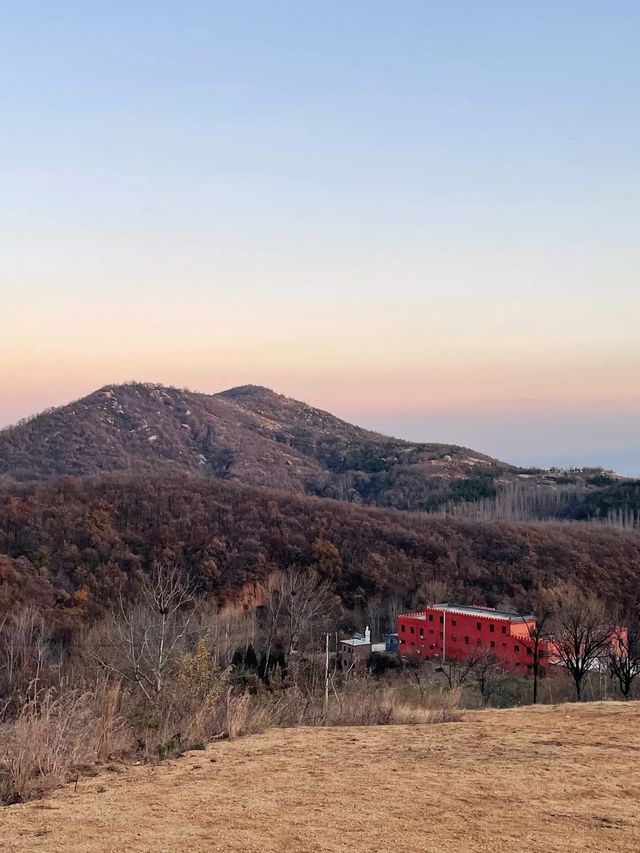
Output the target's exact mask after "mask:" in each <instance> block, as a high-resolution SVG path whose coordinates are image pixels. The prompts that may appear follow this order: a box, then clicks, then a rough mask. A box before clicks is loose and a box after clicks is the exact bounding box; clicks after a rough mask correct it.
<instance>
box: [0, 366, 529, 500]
mask: <svg viewBox="0 0 640 853" xmlns="http://www.w3.org/2000/svg"><path fill="white" fill-rule="evenodd" d="M515 470H516V469H515V468H513V467H512V466H510V465H506V464H504V463H501V462H497V461H496V460H494V459H491V458H490V457H488V456H485V455H484V454H481V453H477V452H475V451H471V450H467V449H466V448H462V447H457V446H455V445H448V444H419V443H415V442H407V441H401V440H398V439H395V438H389V437H387V436H383V435H379V434H377V433H374V432H369V431H367V430H365V429H361V428H360V427H357V426H353V425H352V424H349V423H346V422H345V421H343V420H340V419H339V418H337V417H334V416H333V415H331V414H328V413H327V412H323V411H321V410H320V409H315V408H313V407H312V406H308V405H306V404H305V403H301V402H298V401H297V400H291V399H288V398H287V397H284V396H282V395H280V394H276V393H274V392H273V391H270V390H268V389H266V388H261V387H258V386H254V385H248V386H243V387H240V388H232V389H231V390H229V391H223V392H222V393H220V394H213V395H207V394H199V393H194V392H191V391H185V390H180V389H177V388H168V387H164V386H161V385H150V384H142V383H137V384H126V385H112V386H107V387H105V388H101V389H100V390H99V391H96V392H94V393H93V394H90V395H89V396H88V397H84V398H83V399H81V400H78V401H76V402H74V403H71V404H69V405H67V406H63V407H61V408H58V409H54V410H51V411H47V412H44V413H42V414H40V415H37V416H36V417H34V418H32V419H30V420H28V421H26V422H23V423H20V424H18V425H16V426H14V427H10V428H8V429H5V430H3V431H2V432H0V475H2V474H4V475H8V476H10V477H12V478H15V479H17V480H43V479H49V478H51V477H55V476H59V475H64V474H70V475H75V476H95V475H102V474H105V473H129V474H133V473H135V474H143V475H144V474H162V473H173V474H200V475H203V476H213V477H220V478H223V479H230V480H237V481H239V482H243V483H247V484H249V485H255V486H269V487H271V488H275V489H280V490H285V491H289V492H295V493H302V494H304V493H306V494H311V495H320V496H324V497H332V498H338V499H343V500H348V501H356V502H364V503H371V504H379V505H382V506H394V507H397V508H401V509H409V508H421V507H425V506H427V505H428V504H430V503H433V502H434V501H436V502H438V501H441V500H446V499H451V498H454V499H455V497H456V493H460V494H461V495H464V494H465V493H466V492H468V494H469V496H471V497H474V498H476V497H478V498H479V497H484V496H486V495H487V494H488V493H490V492H491V489H492V483H493V480H494V479H495V478H496V477H498V476H500V475H503V474H509V473H513V472H515ZM459 481H465V483H466V486H460V485H456V484H457V483H459Z"/></svg>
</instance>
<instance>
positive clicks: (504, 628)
mask: <svg viewBox="0 0 640 853" xmlns="http://www.w3.org/2000/svg"><path fill="white" fill-rule="evenodd" d="M502 633H503V634H506V633H507V626H506V625H503V626H502Z"/></svg>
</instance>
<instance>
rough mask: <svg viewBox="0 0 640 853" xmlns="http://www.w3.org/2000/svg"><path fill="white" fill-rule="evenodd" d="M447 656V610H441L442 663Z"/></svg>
mask: <svg viewBox="0 0 640 853" xmlns="http://www.w3.org/2000/svg"><path fill="white" fill-rule="evenodd" d="M446 658H447V611H446V610H443V611H442V663H444V662H445V660H446Z"/></svg>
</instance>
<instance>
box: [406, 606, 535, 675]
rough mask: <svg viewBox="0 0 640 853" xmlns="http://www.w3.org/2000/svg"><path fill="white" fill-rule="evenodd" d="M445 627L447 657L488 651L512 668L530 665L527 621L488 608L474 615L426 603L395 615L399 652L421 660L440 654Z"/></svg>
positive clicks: (526, 669) (518, 669) (459, 657)
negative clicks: (416, 609) (501, 615)
mask: <svg viewBox="0 0 640 853" xmlns="http://www.w3.org/2000/svg"><path fill="white" fill-rule="evenodd" d="M445 620H446V625H445ZM445 628H446V637H445V641H446V647H445V658H446V660H466V659H468V658H469V657H472V656H477V655H478V654H490V655H495V658H496V661H497V662H498V663H499V664H501V665H502V666H504V667H505V669H511V670H513V671H514V672H521V673H526V672H529V671H530V670H531V668H532V666H533V656H532V654H531V645H532V643H531V641H530V640H529V638H528V630H527V626H526V624H524V623H522V622H517V623H511V622H509V620H508V619H500V618H498V617H497V616H496V615H495V614H492V611H491V610H489V609H487V610H483V613H482V615H474V614H468V613H452V612H451V611H442V610H437V609H436V608H433V607H428V608H427V609H426V610H424V611H421V612H419V613H407V614H403V615H401V616H398V651H399V654H400V655H401V656H402V657H414V658H420V659H422V660H427V659H429V658H434V657H437V658H442V645H443V634H445Z"/></svg>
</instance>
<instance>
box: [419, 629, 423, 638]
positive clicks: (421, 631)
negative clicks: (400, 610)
mask: <svg viewBox="0 0 640 853" xmlns="http://www.w3.org/2000/svg"><path fill="white" fill-rule="evenodd" d="M420 636H421V637H422V638H424V628H420Z"/></svg>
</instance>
